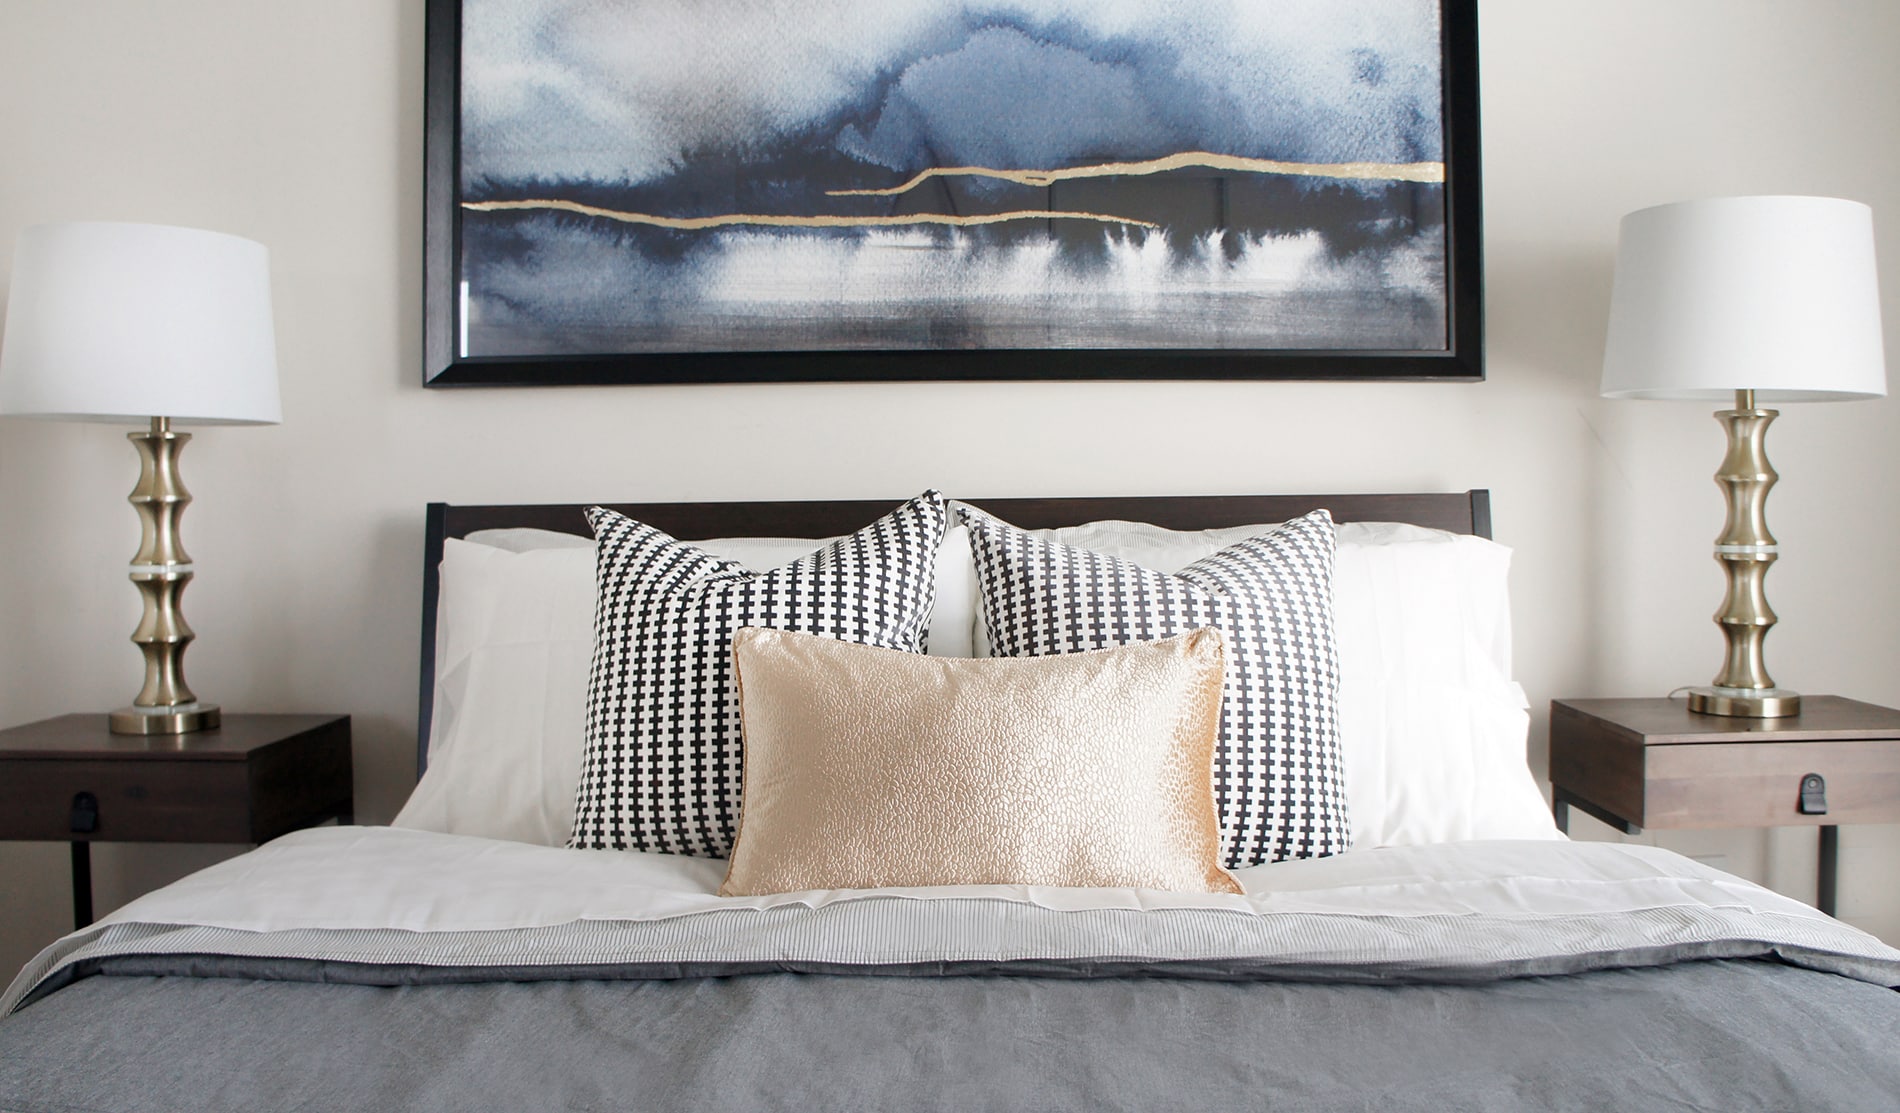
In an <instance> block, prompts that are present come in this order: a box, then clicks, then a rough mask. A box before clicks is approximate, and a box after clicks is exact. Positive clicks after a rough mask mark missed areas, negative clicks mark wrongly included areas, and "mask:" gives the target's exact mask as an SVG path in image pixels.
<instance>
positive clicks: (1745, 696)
mask: <svg viewBox="0 0 1900 1113" xmlns="http://www.w3.org/2000/svg"><path fill="white" fill-rule="evenodd" d="M1689 710H1691V711H1693V712H1695V713H1696V714H1698V715H1727V716H1730V717H1732V718H1737V719H1785V718H1787V717H1788V716H1790V715H1799V714H1801V695H1800V693H1798V692H1791V691H1789V690H1788V689H1786V688H1761V689H1748V688H1691V689H1689Z"/></svg>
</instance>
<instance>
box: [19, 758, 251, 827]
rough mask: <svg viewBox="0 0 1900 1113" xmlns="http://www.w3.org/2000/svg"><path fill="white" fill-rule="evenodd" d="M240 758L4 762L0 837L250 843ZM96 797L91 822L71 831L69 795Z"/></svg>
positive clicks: (246, 774)
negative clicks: (85, 830) (84, 829)
mask: <svg viewBox="0 0 1900 1113" xmlns="http://www.w3.org/2000/svg"><path fill="white" fill-rule="evenodd" d="M249 772H250V771H249V769H248V768H247V767H246V766H245V765H244V763H242V762H217V763H213V762H204V761H192V762H186V761H140V762H123V761H9V762H6V763H4V764H0V839H55V840H61V841H64V840H67V839H87V840H94V841H100V842H250V841H251V809H250V776H249ZM82 792H89V793H91V794H92V795H93V797H94V798H95V799H97V800H98V803H99V822H98V826H97V827H96V828H95V829H94V830H93V831H91V832H89V833H74V832H73V830H72V807H73V798H74V797H75V796H77V795H78V794H79V793H82Z"/></svg>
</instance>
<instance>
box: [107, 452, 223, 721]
mask: <svg viewBox="0 0 1900 1113" xmlns="http://www.w3.org/2000/svg"><path fill="white" fill-rule="evenodd" d="M127 436H128V437H129V438H130V439H131V441H132V444H133V445H134V446H135V447H137V448H138V451H139V483H138V486H137V487H135V488H133V490H132V495H131V498H130V501H131V503H132V505H133V506H134V507H135V508H136V509H137V510H138V512H139V532H140V534H141V537H140V541H139V551H138V553H137V555H135V556H134V557H133V558H132V569H131V579H132V583H133V585H134V586H135V587H137V588H138V590H139V596H140V597H141V598H142V599H143V600H144V601H145V614H144V617H142V618H141V619H140V620H139V625H138V629H137V630H135V631H133V633H132V642H133V644H135V645H137V646H138V647H139V651H140V652H141V653H142V654H144V656H145V686H144V687H142V688H140V689H139V694H138V695H137V696H135V697H133V700H132V706H130V707H124V708H120V709H119V710H117V711H114V712H113V713H112V715H111V717H110V719H109V726H110V727H111V730H112V733H114V734H143V735H163V734H189V733H191V732H193V731H199V730H211V729H213V728H215V727H216V726H217V725H218V723H219V722H220V716H219V713H218V708H217V705H215V704H209V703H200V702H198V697H197V696H196V695H194V694H193V693H192V690H191V686H190V685H188V684H186V683H185V648H186V647H187V646H189V645H190V644H191V641H192V638H193V637H194V635H193V634H192V632H191V626H190V625H189V624H187V623H186V622H185V616H184V612H183V611H182V610H180V608H179V596H180V595H182V594H183V593H184V590H185V585H186V584H189V583H190V582H191V577H192V572H193V569H192V564H191V557H190V556H188V555H186V553H185V547H184V545H183V544H181V543H180V542H179V539H178V520H179V518H180V517H181V516H182V515H183V514H184V512H185V507H186V506H189V505H190V504H191V492H190V491H187V490H186V489H185V484H184V480H182V479H180V478H179V475H178V453H179V451H180V450H181V449H183V448H184V446H185V442H187V441H189V440H191V434H189V433H178V432H173V430H172V427H171V421H170V420H169V419H167V418H163V417H154V418H153V419H152V426H151V430H150V431H149V432H145V433H129V434H127Z"/></svg>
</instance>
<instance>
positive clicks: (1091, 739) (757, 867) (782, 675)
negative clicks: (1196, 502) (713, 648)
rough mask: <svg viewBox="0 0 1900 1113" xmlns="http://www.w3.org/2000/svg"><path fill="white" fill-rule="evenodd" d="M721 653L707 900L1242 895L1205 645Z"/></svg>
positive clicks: (737, 643)
mask: <svg viewBox="0 0 1900 1113" xmlns="http://www.w3.org/2000/svg"><path fill="white" fill-rule="evenodd" d="M733 652H734V656H735V658H736V661H737V666H738V675H739V692H740V695H739V705H740V709H741V713H742V716H743V719H744V723H745V809H744V818H743V819H742V821H741V822H740V825H739V838H738V842H737V844H736V845H735V846H734V847H733V852H732V862H731V865H730V867H729V868H728V871H727V873H726V881H725V884H724V885H723V886H721V887H720V890H719V891H720V894H721V895H723V896H751V895H756V894H760V893H781V892H795V891H803V890H808V889H872V888H884V887H891V886H920V885H984V884H989V885H1070V886H1095V887H1116V888H1142V889H1171V890H1177V891H1188V892H1222V893H1238V892H1240V885H1239V884H1238V883H1237V882H1236V881H1235V880H1234V878H1233V876H1232V875H1230V874H1229V873H1228V872H1227V871H1226V870H1224V869H1222V868H1221V867H1220V850H1221V846H1220V843H1221V839H1220V824H1219V821H1218V819H1217V818H1216V816H1215V812H1214V795H1213V782H1212V759H1213V750H1214V739H1215V735H1216V732H1217V730H1218V728H1219V724H1220V704H1221V689H1222V686H1223V680H1224V675H1225V670H1224V668H1223V659H1224V654H1223V652H1222V646H1221V637H1220V634H1219V632H1217V631H1214V630H1195V631H1193V632H1191V633H1187V634H1183V635H1181V636H1179V637H1175V638H1169V639H1166V640H1163V641H1156V642H1140V643H1135V644H1131V645H1127V646H1123V647H1120V648H1116V649H1104V650H1097V651H1095V652H1092V653H1074V654H1068V655H1065V656H1060V657H1043V658H1021V659H1013V660H1012V659H991V660H968V659H956V658H937V657H926V656H921V655H918V654H911V653H898V652H894V651H891V650H888V649H877V648H873V647H870V646H862V645H852V644H849V643H845V642H840V641H835V640H832V639H830V638H822V637H813V636H811V635H808V634H792V633H786V632H783V631H778V630H758V629H746V630H741V631H739V632H738V634H737V635H736V636H735V637H734V639H733Z"/></svg>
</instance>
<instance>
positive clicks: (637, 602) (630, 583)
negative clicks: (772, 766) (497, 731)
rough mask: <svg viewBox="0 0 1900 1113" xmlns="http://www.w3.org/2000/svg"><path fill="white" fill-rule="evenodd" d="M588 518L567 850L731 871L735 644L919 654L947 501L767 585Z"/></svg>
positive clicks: (896, 513) (759, 575)
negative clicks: (754, 629) (582, 678)
mask: <svg viewBox="0 0 1900 1113" xmlns="http://www.w3.org/2000/svg"><path fill="white" fill-rule="evenodd" d="M589 518H590V521H591V522H592V523H593V526H594V532H595V536H596V538H597V539H598V541H599V553H598V566H597V569H596V573H595V580H596V587H597V591H598V598H597V603H596V608H595V618H594V627H595V633H594V656H593V664H592V668H591V669H590V672H589V676H588V684H587V737H586V752H585V756H584V759H583V763H582V766H581V777H580V786H579V789H578V790H577V792H576V794H575V804H574V832H573V835H572V836H571V837H570V838H569V840H568V845H570V846H576V847H588V848H594V849H633V850H653V851H663V852H666V853H673V854H690V855H698V856H703V857H713V858H723V857H725V856H726V855H727V854H728V853H729V852H730V850H731V848H732V837H733V827H734V825H735V823H736V822H737V819H738V811H739V799H740V788H741V786H740V776H741V769H740V735H739V713H738V692H737V690H736V689H735V688H734V686H733V681H732V634H733V632H734V631H736V630H738V629H739V628H740V627H743V626H765V627H771V628H774V629H781V630H793V631H797V632H800V633H808V634H818V635H822V636H825V637H829V638H836V639H839V640H843V641H852V642H860V643H864V644H868V645H877V646H882V647H884V648H886V649H901V650H906V651H909V652H913V653H918V652H921V651H922V649H923V641H924V629H925V624H926V623H927V622H928V621H929V618H930V611H931V601H932V595H933V588H934V584H935V582H936V559H937V552H938V548H939V546H940V545H941V544H942V542H943V537H944V531H945V527H946V525H947V522H948V510H947V508H946V506H945V503H944V500H943V496H942V495H940V494H938V493H937V492H935V491H929V492H926V493H925V494H923V495H920V496H918V497H917V498H914V499H912V500H910V501H909V502H907V503H905V504H904V505H902V506H900V507H898V508H897V509H896V510H893V511H892V512H891V513H889V514H887V515H885V516H884V517H882V518H880V519H878V520H877V521H876V522H873V523H872V524H870V525H868V526H866V527H865V528H864V529H861V530H859V531H858V532H856V533H853V534H851V535H849V536H846V537H841V538H839V539H837V540H836V541H833V542H831V543H830V544H828V545H826V546H824V547H823V548H820V549H818V550H817V551H816V552H813V553H811V554H810V555H808V556H805V557H802V558H800V559H799V560H796V561H793V562H792V563H791V564H788V565H785V566H784V567H781V568H775V569H773V570H771V571H769V572H752V571H749V570H747V569H746V568H745V567H743V566H742V565H739V564H736V563H734V562H731V561H726V560H721V559H719V558H718V557H715V556H713V555H712V554H710V553H708V552H706V551H705V550H703V549H700V548H698V547H697V546H694V545H689V544H686V543H685V542H682V541H678V540H675V539H674V538H672V537H669V536H667V535H666V534H665V533H663V532H661V531H660V530H657V529H654V528H653V527H652V526H648V525H645V524H643V523H640V522H635V521H633V520H631V519H629V518H626V517H623V516H622V515H619V514H616V513H613V512H612V511H609V510H603V509H599V508H596V509H595V510H593V511H591V512H590V513H589Z"/></svg>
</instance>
